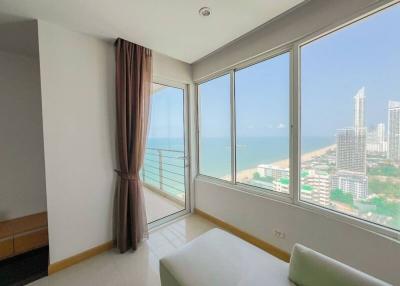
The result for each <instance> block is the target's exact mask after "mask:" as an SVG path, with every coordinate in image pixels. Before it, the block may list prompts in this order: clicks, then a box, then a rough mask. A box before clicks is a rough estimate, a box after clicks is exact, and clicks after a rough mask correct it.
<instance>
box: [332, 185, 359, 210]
mask: <svg viewBox="0 0 400 286" xmlns="http://www.w3.org/2000/svg"><path fill="white" fill-rule="evenodd" d="M330 197H331V200H332V201H337V202H340V203H343V204H346V205H350V206H353V205H354V200H353V194H352V193H347V192H344V191H343V190H341V189H339V188H336V189H334V190H332V191H331V195H330Z"/></svg>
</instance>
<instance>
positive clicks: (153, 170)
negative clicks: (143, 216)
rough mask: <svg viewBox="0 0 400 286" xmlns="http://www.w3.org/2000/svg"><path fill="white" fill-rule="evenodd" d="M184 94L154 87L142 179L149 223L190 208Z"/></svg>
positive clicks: (161, 87) (182, 91)
mask: <svg viewBox="0 0 400 286" xmlns="http://www.w3.org/2000/svg"><path fill="white" fill-rule="evenodd" d="M184 96H185V94H184V90H183V89H180V88H176V87H170V86H166V85H162V84H157V83H153V85H152V95H151V110H150V122H149V130H148V138H147V144H146V150H145V156H144V163H143V167H142V170H141V176H142V180H143V183H144V196H145V203H146V212H147V220H148V222H149V223H151V222H154V221H157V220H159V219H162V218H164V217H167V216H169V215H172V214H175V213H177V212H179V211H182V210H184V209H185V207H186V190H187V188H186V170H185V168H186V166H185V165H186V163H185V161H186V160H185V157H186V154H185V124H184V120H185V117H184V106H185V105H184V101H185V99H184Z"/></svg>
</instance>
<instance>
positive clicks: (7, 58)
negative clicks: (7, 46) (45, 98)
mask: <svg viewBox="0 0 400 286" xmlns="http://www.w3.org/2000/svg"><path fill="white" fill-rule="evenodd" d="M31 24H32V25H35V26H36V23H33V22H32V23H31ZM8 27H10V26H8ZM0 35H1V33H0ZM14 36H24V35H21V34H18V35H14ZM43 211H46V186H45V173H44V155H43V130H42V107H41V97H40V70H39V61H38V59H37V58H34V57H28V56H26V55H20V54H13V53H8V52H3V51H0V221H2V220H5V219H11V218H17V217H21V216H25V215H29V214H34V213H39V212H43Z"/></svg>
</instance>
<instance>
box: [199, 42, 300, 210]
mask: <svg viewBox="0 0 400 286" xmlns="http://www.w3.org/2000/svg"><path fill="white" fill-rule="evenodd" d="M286 53H287V54H288V55H289V85H290V87H289V106H288V108H289V110H288V111H289V125H290V128H289V157H290V156H291V150H292V143H293V138H292V129H293V128H292V126H293V116H292V101H293V84H292V83H293V45H284V46H282V47H280V48H278V49H273V50H271V51H268V52H265V53H262V54H260V55H258V56H256V57H254V58H251V59H249V60H246V61H243V62H241V63H240V64H237V65H234V66H231V67H229V68H226V69H224V70H221V71H219V72H217V73H214V74H212V75H210V76H207V77H204V78H202V79H201V80H199V81H196V82H195V86H196V88H195V95H196V102H197V106H196V108H197V118H196V126H197V132H196V134H197V138H196V141H197V146H198V148H197V152H196V153H197V154H196V155H197V176H196V178H201V179H203V180H206V181H208V182H213V183H216V184H219V185H223V186H226V187H231V188H232V187H234V188H236V189H238V190H240V191H242V192H246V193H250V194H254V195H257V196H261V197H268V198H271V199H278V200H281V201H284V202H293V184H292V183H291V184H290V185H289V194H286V193H279V192H276V191H273V190H270V189H266V188H261V187H257V186H252V185H249V184H244V183H239V182H237V181H236V101H235V72H236V71H239V70H242V69H245V68H247V67H250V66H253V65H256V64H258V63H261V62H264V61H267V60H270V59H272V58H275V57H277V56H280V55H283V54H286ZM225 75H229V76H230V111H231V112H230V123H231V124H230V125H231V180H230V181H227V180H223V179H220V178H216V177H212V176H209V175H204V174H201V173H200V153H201V148H200V136H201V134H200V118H201V108H200V106H201V103H200V101H201V95H200V93H199V86H200V85H201V84H203V83H206V82H209V81H211V80H213V79H216V78H219V77H222V76H225ZM289 170H290V171H289V177H290V180H291V181H292V173H293V172H292V161H291V160H290V158H289Z"/></svg>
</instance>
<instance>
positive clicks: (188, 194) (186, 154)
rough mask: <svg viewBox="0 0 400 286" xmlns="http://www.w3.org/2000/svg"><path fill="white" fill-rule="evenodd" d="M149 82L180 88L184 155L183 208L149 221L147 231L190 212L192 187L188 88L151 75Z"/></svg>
mask: <svg viewBox="0 0 400 286" xmlns="http://www.w3.org/2000/svg"><path fill="white" fill-rule="evenodd" d="M151 84H159V85H163V86H165V87H171V88H176V89H180V90H182V98H183V106H182V108H183V110H182V111H183V118H182V120H183V122H182V123H183V133H184V134H183V138H184V157H185V170H184V172H185V208H184V209H182V210H180V211H177V212H175V213H172V214H169V215H167V216H165V217H162V218H159V219H156V220H154V221H152V222H149V223H148V224H147V225H148V229H149V231H151V230H153V229H155V228H157V227H159V226H161V225H163V224H165V223H168V222H171V221H173V220H175V219H177V218H180V217H182V216H184V215H187V214H189V213H190V212H191V206H192V203H191V198H192V188H191V184H190V175H191V174H190V157H191V156H190V155H191V153H190V151H191V150H190V128H189V120H190V106H189V88H188V85H187V84H183V83H178V82H175V81H171V80H167V79H164V78H160V77H153V79H152V81H151Z"/></svg>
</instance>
